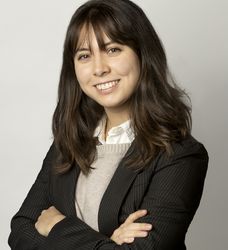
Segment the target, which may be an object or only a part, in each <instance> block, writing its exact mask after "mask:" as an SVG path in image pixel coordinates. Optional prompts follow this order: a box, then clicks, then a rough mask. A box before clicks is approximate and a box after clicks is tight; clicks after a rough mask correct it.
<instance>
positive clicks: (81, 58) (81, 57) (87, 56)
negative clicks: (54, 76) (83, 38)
mask: <svg viewBox="0 0 228 250" xmlns="http://www.w3.org/2000/svg"><path fill="white" fill-rule="evenodd" d="M88 58H89V55H88V54H82V55H79V56H78V61H85V60H87V59H88Z"/></svg>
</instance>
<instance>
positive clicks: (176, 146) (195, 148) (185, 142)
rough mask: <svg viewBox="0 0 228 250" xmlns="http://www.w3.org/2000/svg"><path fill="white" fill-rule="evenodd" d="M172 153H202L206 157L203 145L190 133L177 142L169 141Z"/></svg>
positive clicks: (175, 154)
mask: <svg viewBox="0 0 228 250" xmlns="http://www.w3.org/2000/svg"><path fill="white" fill-rule="evenodd" d="M171 146H172V150H173V155H174V156H178V155H182V154H183V155H188V154H193V153H194V154H203V155H205V156H207V157H208V154H207V150H206V148H205V147H204V145H203V144H202V143H201V142H199V141H198V140H196V139H195V138H194V137H193V136H192V135H189V136H187V137H186V138H184V139H182V140H181V141H179V142H173V143H171Z"/></svg>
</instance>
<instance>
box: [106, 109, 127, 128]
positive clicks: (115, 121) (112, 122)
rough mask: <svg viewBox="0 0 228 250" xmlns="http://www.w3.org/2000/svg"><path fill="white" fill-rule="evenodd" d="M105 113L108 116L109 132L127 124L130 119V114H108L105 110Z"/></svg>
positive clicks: (107, 125)
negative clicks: (124, 123) (122, 124)
mask: <svg viewBox="0 0 228 250" xmlns="http://www.w3.org/2000/svg"><path fill="white" fill-rule="evenodd" d="M105 113H106V115H107V122H106V128H107V130H110V129H111V128H112V127H116V126H118V125H120V124H121V123H123V122H126V121H127V120H129V118H130V117H129V114H128V112H121V113H119V112H110V111H108V112H107V111H106V110H105Z"/></svg>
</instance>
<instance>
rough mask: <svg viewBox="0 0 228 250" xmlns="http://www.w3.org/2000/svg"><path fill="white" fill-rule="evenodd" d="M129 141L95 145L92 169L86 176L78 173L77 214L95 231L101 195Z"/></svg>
mask: <svg viewBox="0 0 228 250" xmlns="http://www.w3.org/2000/svg"><path fill="white" fill-rule="evenodd" d="M129 147H130V143H123V144H103V145H98V146H97V159H96V161H95V162H94V163H93V164H92V167H93V168H94V169H92V170H91V172H90V173H89V175H88V176H85V175H84V174H83V173H82V172H81V173H80V175H79V177H78V181H77V186H76V192H75V196H76V197H75V205H76V211H77V216H78V218H80V219H81V220H83V221H84V222H85V223H87V224H88V225H89V226H91V227H92V228H93V229H95V230H96V231H99V229H98V210H99V206H100V202H101V199H102V196H103V194H104V192H105V190H106V188H107V186H108V184H109V182H110V180H111V178H112V176H113V174H114V172H115V170H116V168H117V166H118V164H119V162H120V160H121V159H122V158H123V156H124V155H125V154H126V152H127V150H128V148H129Z"/></svg>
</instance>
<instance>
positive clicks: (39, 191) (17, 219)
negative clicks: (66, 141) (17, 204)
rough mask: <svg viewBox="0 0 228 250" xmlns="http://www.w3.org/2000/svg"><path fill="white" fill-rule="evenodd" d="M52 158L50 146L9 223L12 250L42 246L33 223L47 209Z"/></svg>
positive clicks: (52, 147) (42, 240) (35, 248)
mask: <svg viewBox="0 0 228 250" xmlns="http://www.w3.org/2000/svg"><path fill="white" fill-rule="evenodd" d="M53 158H54V146H53V145H52V146H51V147H50V149H49V151H48V153H47V155H46V157H45V159H44V161H43V166H42V169H41V171H40V172H39V174H38V176H37V179H36V181H35V183H34V184H33V186H32V188H31V189H30V191H29V193H28V195H27V197H26V199H25V200H24V202H23V204H22V206H21V208H20V210H19V211H18V212H17V214H16V215H15V216H14V217H13V219H12V221H11V234H10V236H9V240H8V242H9V245H10V247H11V249H13V250H22V249H23V250H37V249H38V248H39V246H41V245H42V244H44V241H45V237H44V236H42V235H40V234H39V233H38V232H37V230H36V229H35V226H34V224H35V222H36V220H37V218H38V217H39V215H40V212H41V211H42V210H43V209H45V208H48V207H49V206H50V205H51V203H50V200H49V192H48V190H49V171H50V169H51V164H52V160H53Z"/></svg>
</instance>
